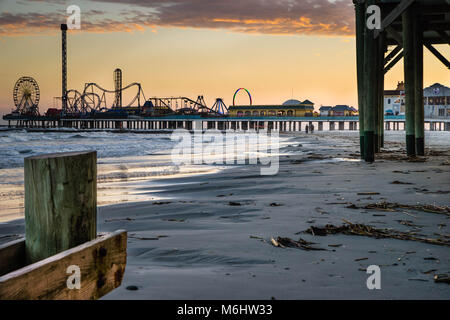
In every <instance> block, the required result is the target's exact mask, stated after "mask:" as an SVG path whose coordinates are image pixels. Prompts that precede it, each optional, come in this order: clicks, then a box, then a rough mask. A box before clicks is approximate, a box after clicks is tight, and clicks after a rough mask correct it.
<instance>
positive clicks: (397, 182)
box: [391, 180, 414, 184]
mask: <svg viewBox="0 0 450 320" xmlns="http://www.w3.org/2000/svg"><path fill="white" fill-rule="evenodd" d="M391 184H414V183H411V182H404V181H399V180H394V181H392V182H391Z"/></svg>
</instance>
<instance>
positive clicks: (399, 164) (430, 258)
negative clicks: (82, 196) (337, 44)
mask: <svg viewBox="0 0 450 320" xmlns="http://www.w3.org/2000/svg"><path fill="white" fill-rule="evenodd" d="M299 140H301V142H299V144H301V145H299V144H295V143H294V144H292V145H291V146H290V147H288V148H286V150H285V151H287V152H289V151H294V150H296V149H298V148H301V150H302V151H304V152H305V153H304V154H303V155H290V156H282V157H281V158H280V170H279V173H278V174H277V175H276V176H261V175H260V174H259V172H260V171H259V167H258V166H250V165H247V166H241V167H233V168H230V169H227V170H225V171H221V172H219V173H214V174H206V175H197V176H188V177H183V176H178V177H173V178H168V179H159V180H158V184H156V185H155V184H147V185H145V184H141V185H140V186H139V187H137V192H138V193H140V194H142V195H145V194H150V195H152V196H155V197H157V198H159V199H163V200H158V201H144V202H135V203H124V204H118V205H110V206H102V207H99V213H98V230H99V231H114V230H117V229H126V230H127V231H128V236H129V240H128V261H127V267H126V272H125V276H124V280H123V283H122V286H121V287H120V288H118V289H116V290H115V291H113V292H112V293H110V294H108V295H107V296H105V297H104V299H271V298H276V299H350V298H351V299H449V298H450V286H449V285H448V284H445V283H435V282H434V281H433V276H434V274H450V250H449V247H448V246H439V245H432V244H426V243H420V242H415V241H406V240H395V239H374V238H369V237H363V236H351V235H341V234H338V235H328V236H313V235H310V234H304V233H300V234H299V233H298V232H300V231H303V230H305V229H307V228H309V227H310V226H312V225H313V226H324V225H325V224H333V225H342V224H343V219H345V220H347V221H350V222H352V223H364V224H367V225H371V226H373V227H375V228H392V229H395V230H398V231H404V232H406V231H416V232H417V233H418V234H420V235H423V236H424V237H428V238H438V237H441V238H443V239H447V240H448V237H449V225H450V220H449V216H448V215H445V214H436V213H430V212H424V211H416V210H410V209H402V210H399V211H398V212H386V211H378V210H367V209H352V208H347V207H348V206H349V205H351V204H355V205H356V206H358V207H361V206H364V205H365V204H369V203H375V202H379V201H388V202H397V203H401V204H417V203H421V204H433V205H438V206H448V205H450V201H449V199H450V193H449V191H450V166H449V165H445V164H444V163H446V161H448V160H449V159H450V148H449V147H448V146H445V147H433V150H434V154H435V155H434V156H431V157H428V160H427V162H408V161H405V160H401V159H400V160H390V159H385V160H378V161H377V162H375V163H373V164H367V163H364V162H361V161H359V159H358V156H357V155H356V152H357V151H358V148H359V147H358V145H357V140H358V137H357V134H352V135H350V136H345V135H344V134H342V135H340V134H338V135H332V136H330V135H329V134H328V135H327V134H325V133H323V134H314V135H309V136H305V135H304V134H301V135H299ZM387 140H388V141H389V139H387ZM386 147H387V148H388V149H390V150H393V151H392V152H390V153H386V154H385V155H386V157H391V158H395V157H401V154H400V153H398V151H400V152H401V151H402V149H403V148H404V145H403V144H402V143H398V142H388V143H387V146H386ZM394 181H396V183H392V182H394ZM405 183H408V184H405ZM360 192H369V193H370V192H378V193H379V194H377V195H358V193H360ZM23 230H24V226H23V220H15V221H11V222H9V223H5V224H0V235H1V236H0V242H5V241H6V240H10V239H12V238H14V237H8V235H14V234H23ZM277 236H281V237H289V238H292V239H294V240H298V238H299V237H301V238H302V239H304V240H307V241H311V242H314V243H315V245H314V246H315V247H320V248H324V249H327V250H323V251H305V250H300V249H296V248H279V247H274V246H273V245H272V244H271V241H270V238H271V237H274V238H276V237H277ZM330 245H331V246H330ZM374 264H375V265H379V266H380V267H381V290H368V289H367V286H366V280H367V278H368V277H369V274H367V273H366V272H365V268H367V266H369V265H374ZM129 286H136V287H137V289H138V290H128V289H127V287H129Z"/></svg>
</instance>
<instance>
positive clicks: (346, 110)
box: [319, 104, 358, 117]
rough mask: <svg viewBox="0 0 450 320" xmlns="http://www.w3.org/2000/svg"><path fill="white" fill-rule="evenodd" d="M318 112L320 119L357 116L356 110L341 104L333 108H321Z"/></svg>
mask: <svg viewBox="0 0 450 320" xmlns="http://www.w3.org/2000/svg"><path fill="white" fill-rule="evenodd" d="M319 111H320V116H321V117H351V116H356V115H357V114H358V110H356V109H355V108H353V107H349V106H348V105H343V104H339V105H336V106H334V107H331V106H322V107H320V109H319Z"/></svg>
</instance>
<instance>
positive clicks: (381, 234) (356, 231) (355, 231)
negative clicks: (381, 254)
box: [304, 220, 450, 247]
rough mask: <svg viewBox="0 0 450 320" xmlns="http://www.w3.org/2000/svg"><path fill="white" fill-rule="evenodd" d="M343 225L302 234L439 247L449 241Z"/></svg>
mask: <svg viewBox="0 0 450 320" xmlns="http://www.w3.org/2000/svg"><path fill="white" fill-rule="evenodd" d="M344 222H345V224H344V225H342V226H334V225H332V224H327V225H325V227H315V226H311V227H310V228H308V229H307V230H305V231H304V233H309V234H312V235H313V236H326V235H329V234H345V235H358V236H366V237H372V238H376V239H381V238H391V239H399V240H409V241H418V242H424V243H428V244H435V245H440V246H449V247H450V241H449V240H446V239H442V238H422V237H417V236H416V235H415V234H414V233H413V232H401V231H397V230H393V229H377V228H374V227H371V226H368V225H364V224H358V223H351V222H349V221H347V220H344Z"/></svg>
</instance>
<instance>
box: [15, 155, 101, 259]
mask: <svg viewBox="0 0 450 320" xmlns="http://www.w3.org/2000/svg"><path fill="white" fill-rule="evenodd" d="M24 166H25V233H26V244H25V247H26V259H27V262H28V263H34V262H37V261H40V260H42V259H45V258H47V257H50V256H52V255H55V254H57V253H59V252H62V251H64V250H67V249H70V248H73V247H75V246H78V245H80V244H82V243H85V242H88V241H90V240H93V239H95V238H96V232H97V231H96V230H97V153H96V151H88V152H69V153H57V154H46V155H41V156H34V157H28V158H25V165H24Z"/></svg>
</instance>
